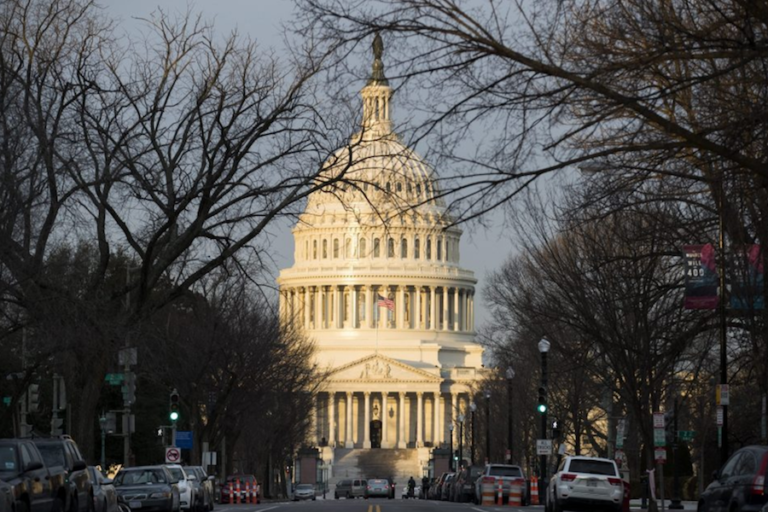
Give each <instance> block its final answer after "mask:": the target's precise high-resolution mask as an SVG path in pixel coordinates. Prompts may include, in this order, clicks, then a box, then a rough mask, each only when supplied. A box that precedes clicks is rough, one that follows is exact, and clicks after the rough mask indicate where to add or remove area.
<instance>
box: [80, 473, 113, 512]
mask: <svg viewBox="0 0 768 512" xmlns="http://www.w3.org/2000/svg"><path fill="white" fill-rule="evenodd" d="M88 476H89V477H90V479H91V484H92V485H93V510H94V512H119V511H120V507H119V506H118V505H117V491H116V490H115V486H114V485H113V484H112V480H111V479H109V478H107V477H106V476H104V475H102V474H101V471H99V470H98V469H96V468H95V467H93V466H88Z"/></svg>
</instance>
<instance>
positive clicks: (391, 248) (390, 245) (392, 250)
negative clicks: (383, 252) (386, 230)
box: [387, 238, 395, 258]
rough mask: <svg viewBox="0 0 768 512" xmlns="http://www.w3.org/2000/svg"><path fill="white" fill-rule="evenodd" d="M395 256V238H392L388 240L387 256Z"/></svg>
mask: <svg viewBox="0 0 768 512" xmlns="http://www.w3.org/2000/svg"><path fill="white" fill-rule="evenodd" d="M394 257H395V239H394V238H390V239H389V240H388V241H387V258H394Z"/></svg>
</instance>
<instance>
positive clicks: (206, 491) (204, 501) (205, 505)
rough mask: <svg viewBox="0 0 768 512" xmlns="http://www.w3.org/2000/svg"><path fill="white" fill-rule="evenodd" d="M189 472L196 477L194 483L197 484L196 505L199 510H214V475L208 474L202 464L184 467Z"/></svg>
mask: <svg viewBox="0 0 768 512" xmlns="http://www.w3.org/2000/svg"><path fill="white" fill-rule="evenodd" d="M184 470H185V471H186V472H187V473H190V472H191V473H192V474H193V475H195V479H194V480H193V481H192V483H193V484H194V486H195V495H196V496H197V502H196V504H195V507H196V508H197V510H198V511H199V512H205V511H208V512H210V511H211V510H213V507H214V504H213V501H214V492H213V480H214V477H213V476H208V475H207V474H206V472H205V470H204V469H203V468H202V466H187V467H185V468H184Z"/></svg>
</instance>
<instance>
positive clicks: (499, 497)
mask: <svg viewBox="0 0 768 512" xmlns="http://www.w3.org/2000/svg"><path fill="white" fill-rule="evenodd" d="M496 486H497V487H496V492H497V494H496V504H497V505H501V504H503V503H504V481H503V480H502V479H501V478H497V479H496Z"/></svg>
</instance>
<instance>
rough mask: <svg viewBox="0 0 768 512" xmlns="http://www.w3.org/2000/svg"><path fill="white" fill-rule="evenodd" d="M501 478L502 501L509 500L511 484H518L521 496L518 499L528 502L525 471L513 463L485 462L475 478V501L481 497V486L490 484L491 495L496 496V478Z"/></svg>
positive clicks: (479, 500) (480, 499)
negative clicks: (481, 470)
mask: <svg viewBox="0 0 768 512" xmlns="http://www.w3.org/2000/svg"><path fill="white" fill-rule="evenodd" d="M499 479H501V498H502V501H503V502H504V501H506V502H508V501H509V489H510V487H511V486H513V485H517V486H520V488H521V491H522V496H521V499H520V501H521V502H522V503H523V504H526V505H527V504H529V503H530V497H529V496H528V488H527V486H526V483H525V473H523V469H522V468H521V467H520V466H516V465H514V464H486V465H485V467H484V468H483V472H482V473H481V474H480V475H479V476H478V477H477V479H475V503H480V502H481V501H482V499H483V487H485V488H486V489H487V488H488V486H492V488H493V495H494V496H496V493H497V490H496V489H497V486H498V480H499Z"/></svg>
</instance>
